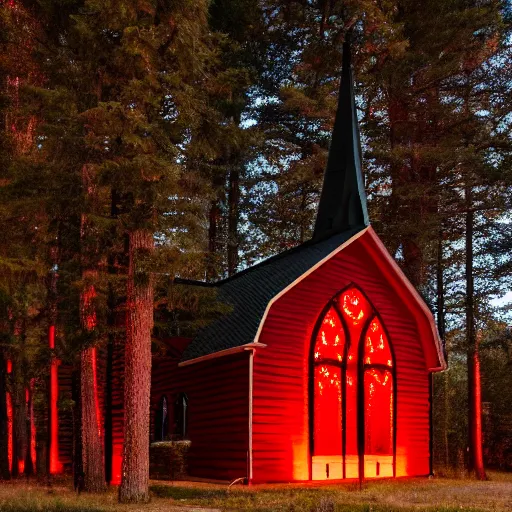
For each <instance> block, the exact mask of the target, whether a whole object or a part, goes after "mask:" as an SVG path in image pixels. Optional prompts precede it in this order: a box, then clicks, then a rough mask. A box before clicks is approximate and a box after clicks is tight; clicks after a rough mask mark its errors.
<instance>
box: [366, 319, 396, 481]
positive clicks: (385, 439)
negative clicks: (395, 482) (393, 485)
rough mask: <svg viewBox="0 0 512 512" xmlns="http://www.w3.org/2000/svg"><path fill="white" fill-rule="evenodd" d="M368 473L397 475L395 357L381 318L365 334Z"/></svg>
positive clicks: (369, 475)
mask: <svg viewBox="0 0 512 512" xmlns="http://www.w3.org/2000/svg"><path fill="white" fill-rule="evenodd" d="M363 365H364V404H365V408H364V473H365V477H367V478H369V477H376V476H393V433H394V389H393V380H394V379H393V373H392V371H393V367H394V365H393V355H392V353H391V348H390V345H389V340H388V338H387V335H386V333H385V331H384V329H383V327H382V324H381V321H380V319H379V318H378V317H376V316H375V317H374V318H373V319H372V321H371V322H370V325H369V326H368V328H367V329H366V333H365V335H364V351H363Z"/></svg>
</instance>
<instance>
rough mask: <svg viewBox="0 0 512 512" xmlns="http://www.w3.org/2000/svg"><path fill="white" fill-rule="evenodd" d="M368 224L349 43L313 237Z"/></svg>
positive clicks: (344, 57) (346, 46) (345, 47)
mask: <svg viewBox="0 0 512 512" xmlns="http://www.w3.org/2000/svg"><path fill="white" fill-rule="evenodd" d="M369 224H370V221H369V218H368V209H367V206H366V194H365V190H364V180H363V173H362V171H361V148H360V140H359V128H358V122H357V112H356V104H355V99H354V84H353V78H352V65H351V57H350V43H349V42H348V41H346V42H345V43H344V44H343V67H342V73H341V84H340V93H339V99H338V110H337V111H336V118H335V121H334V129H333V132H332V138H331V146H330V148H329V158H328V160H327V168H326V170H325V175H324V183H323V187H322V194H321V196H320V204H319V205H318V214H317V217H316V224H315V231H314V234H313V240H315V241H316V240H321V239H323V238H326V237H328V236H330V235H333V234H335V233H340V232H342V231H346V230H347V229H353V228H355V227H357V226H360V227H363V226H368V225H369Z"/></svg>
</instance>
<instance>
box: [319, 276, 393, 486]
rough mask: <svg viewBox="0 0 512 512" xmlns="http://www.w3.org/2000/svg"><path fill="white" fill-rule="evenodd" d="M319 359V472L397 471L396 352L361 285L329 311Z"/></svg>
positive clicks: (331, 475)
mask: <svg viewBox="0 0 512 512" xmlns="http://www.w3.org/2000/svg"><path fill="white" fill-rule="evenodd" d="M311 361H312V364H311V379H312V400H311V402H312V407H311V414H312V422H311V426H312V430H311V437H312V439H311V448H312V450H311V454H312V465H311V467H312V478H313V479H314V480H317V479H319V480H321V479H327V478H328V479H335V478H357V477H358V476H359V475H360V474H361V473H362V472H364V476H366V477H372V476H373V477H375V476H388V475H389V472H390V471H391V475H390V476H392V475H393V467H394V464H393V457H394V444H393V439H394V435H393V430H394V423H393V418H394V389H393V382H394V373H393V372H394V363H393V357H392V352H391V347H390V344H389V340H388V339H387V336H386V334H385V331H384V329H383V327H382V324H381V322H380V320H379V318H378V316H377V315H376V313H375V311H374V309H373V307H372V306H371V304H370V303H369V301H368V300H367V299H366V297H365V296H364V294H363V293H362V292H361V291H360V290H359V289H358V288H356V287H355V286H351V287H349V288H347V289H345V290H343V291H342V292H340V293H339V294H337V295H336V296H335V297H334V298H333V299H332V300H331V301H330V302H329V304H328V305H327V306H326V308H325V309H324V312H323V313H322V315H321V316H320V318H319V320H318V322H317V327H316V329H315V332H314V337H313V343H312V353H311ZM383 420H385V421H383ZM388 420H389V421H388Z"/></svg>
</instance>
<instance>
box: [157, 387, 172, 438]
mask: <svg viewBox="0 0 512 512" xmlns="http://www.w3.org/2000/svg"><path fill="white" fill-rule="evenodd" d="M168 427H169V419H168V406H167V397H166V396H165V395H163V396H162V398H160V402H159V404H158V409H157V410H156V413H155V441H163V440H164V439H165V438H166V437H167V434H168V430H169V428H168Z"/></svg>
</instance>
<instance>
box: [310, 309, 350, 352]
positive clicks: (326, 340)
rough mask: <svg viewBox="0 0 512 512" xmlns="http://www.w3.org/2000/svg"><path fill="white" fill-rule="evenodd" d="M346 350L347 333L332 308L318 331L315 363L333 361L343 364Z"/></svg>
mask: <svg viewBox="0 0 512 512" xmlns="http://www.w3.org/2000/svg"><path fill="white" fill-rule="evenodd" d="M344 350H345V332H344V331H343V326H342V324H341V320H340V319H339V317H338V314H337V313H336V311H335V310H334V308H332V307H331V308H330V309H329V311H328V312H327V314H326V315H325V317H324V319H323V320H322V325H321V326H320V330H319V331H318V335H317V338H316V344H315V353H314V358H315V362H319V361H322V360H324V359H331V360H334V361H339V362H341V361H342V360H343V352H344Z"/></svg>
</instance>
